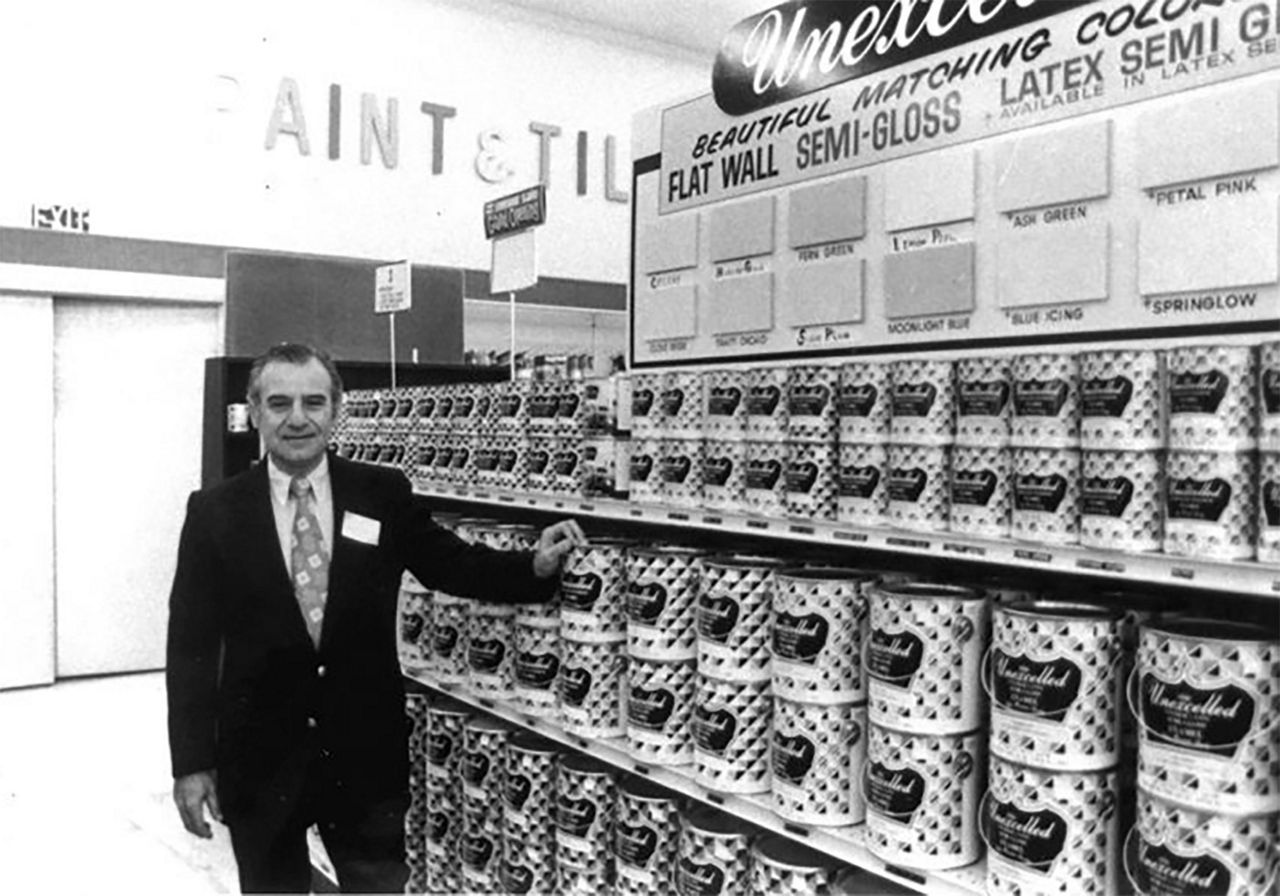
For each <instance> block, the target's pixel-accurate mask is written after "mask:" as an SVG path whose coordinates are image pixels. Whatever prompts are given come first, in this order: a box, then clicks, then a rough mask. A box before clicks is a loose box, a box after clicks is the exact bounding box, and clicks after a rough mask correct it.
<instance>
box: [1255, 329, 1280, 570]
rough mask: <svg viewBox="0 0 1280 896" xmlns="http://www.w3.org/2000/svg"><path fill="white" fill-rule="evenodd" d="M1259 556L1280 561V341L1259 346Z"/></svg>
mask: <svg viewBox="0 0 1280 896" xmlns="http://www.w3.org/2000/svg"><path fill="white" fill-rule="evenodd" d="M1258 559H1259V560H1260V561H1262V562H1263V563H1280V342H1266V343H1263V344H1262V345H1260V346H1258Z"/></svg>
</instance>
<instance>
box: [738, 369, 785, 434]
mask: <svg viewBox="0 0 1280 896" xmlns="http://www.w3.org/2000/svg"><path fill="white" fill-rule="evenodd" d="M787 376H788V374H787V368H786V367H752V368H750V369H748V370H747V430H746V436H747V441H749V442H785V441H786V440H787V401H786V393H787Z"/></svg>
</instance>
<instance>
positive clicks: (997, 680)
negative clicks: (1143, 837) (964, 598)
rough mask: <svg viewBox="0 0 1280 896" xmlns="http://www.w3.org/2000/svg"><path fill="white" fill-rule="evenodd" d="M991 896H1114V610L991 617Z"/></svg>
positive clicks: (1117, 637) (1008, 608) (1034, 606)
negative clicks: (1035, 895) (1068, 895)
mask: <svg viewBox="0 0 1280 896" xmlns="http://www.w3.org/2000/svg"><path fill="white" fill-rule="evenodd" d="M992 620H993V622H992V635H991V653H990V667H989V670H988V686H989V689H990V696H991V740H990V750H991V764H990V774H989V789H988V791H987V797H986V799H985V801H984V804H983V810H982V824H981V829H982V833H983V839H984V840H985V841H986V843H987V846H988V857H987V892H988V893H989V894H993V896H994V894H1009V896H1013V894H1023V893H1064V894H1065V893H1072V894H1077V893H1078V894H1097V896H1106V894H1111V893H1115V892H1117V891H1118V889H1119V886H1118V885H1119V883H1120V880H1119V867H1120V866H1119V859H1120V828H1119V824H1118V821H1119V816H1120V811H1119V796H1120V794H1119V780H1118V768H1117V765H1118V763H1119V761H1120V756H1121V711H1120V709H1121V704H1122V699H1123V668H1124V664H1123V661H1122V659H1123V656H1122V655H1123V638H1122V634H1123V633H1122V625H1121V613H1120V611H1119V609H1114V608H1109V607H1104V606H1100V605H1092V604H1087V603H1064V602H1054V601H1031V602H1025V603H1016V604H1011V605H1009V604H1006V605H1001V606H997V607H996V608H995V609H994V611H993V613H992Z"/></svg>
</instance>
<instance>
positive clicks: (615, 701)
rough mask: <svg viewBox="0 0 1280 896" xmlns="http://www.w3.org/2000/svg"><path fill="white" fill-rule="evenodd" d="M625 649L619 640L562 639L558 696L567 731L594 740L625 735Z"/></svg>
mask: <svg viewBox="0 0 1280 896" xmlns="http://www.w3.org/2000/svg"><path fill="white" fill-rule="evenodd" d="M626 649H627V645H626V643H625V642H624V641H620V640H619V641H576V640H573V639H571V638H568V637H565V638H564V639H563V640H561V642H560V675H559V677H558V678H557V679H556V696H557V698H558V699H559V704H560V718H561V724H562V725H563V727H564V730H565V731H567V732H569V733H570V734H574V735H577V736H578V737H593V738H601V737H621V736H622V735H623V734H625V733H626V688H627V671H626V668H627V654H626Z"/></svg>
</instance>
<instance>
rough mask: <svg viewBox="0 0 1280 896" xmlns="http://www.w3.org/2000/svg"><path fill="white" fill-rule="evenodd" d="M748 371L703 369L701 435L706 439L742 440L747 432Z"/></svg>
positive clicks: (718, 440) (717, 440)
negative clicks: (703, 402)
mask: <svg viewBox="0 0 1280 896" xmlns="http://www.w3.org/2000/svg"><path fill="white" fill-rule="evenodd" d="M746 392H747V371H745V370H740V369H732V368H712V369H711V370H705V371H703V373H702V396H703V400H704V401H705V408H704V410H703V414H702V435H703V436H704V437H705V438H706V439H707V441H709V442H710V441H714V442H741V441H742V440H743V439H745V438H746V436H747V396H746Z"/></svg>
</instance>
